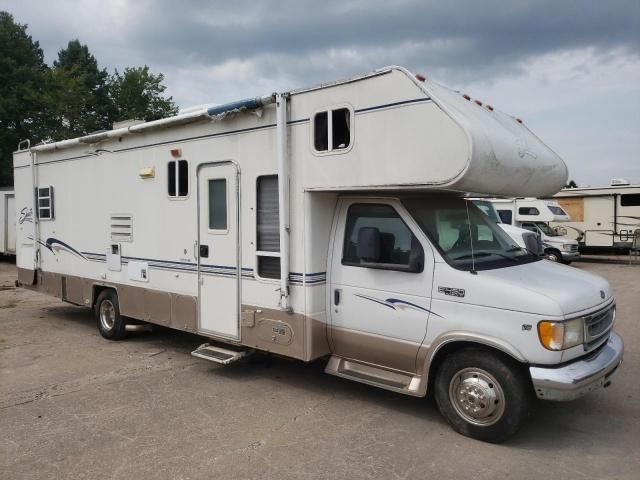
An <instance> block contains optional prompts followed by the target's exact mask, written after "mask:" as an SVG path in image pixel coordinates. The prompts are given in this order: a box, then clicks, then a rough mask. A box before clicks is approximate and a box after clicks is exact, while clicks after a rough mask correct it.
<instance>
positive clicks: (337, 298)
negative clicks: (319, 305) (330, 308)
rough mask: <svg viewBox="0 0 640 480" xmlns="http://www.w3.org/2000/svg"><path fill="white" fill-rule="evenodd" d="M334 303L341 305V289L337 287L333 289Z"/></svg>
mask: <svg viewBox="0 0 640 480" xmlns="http://www.w3.org/2000/svg"><path fill="white" fill-rule="evenodd" d="M333 304H334V305H340V290H339V289H337V288H336V289H335V290H334V291H333Z"/></svg>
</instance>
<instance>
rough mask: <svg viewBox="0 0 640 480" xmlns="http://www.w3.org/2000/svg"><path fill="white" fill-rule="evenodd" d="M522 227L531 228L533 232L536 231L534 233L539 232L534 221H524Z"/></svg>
mask: <svg viewBox="0 0 640 480" xmlns="http://www.w3.org/2000/svg"><path fill="white" fill-rule="evenodd" d="M522 228H524V229H525V230H529V231H531V232H534V233H538V228H537V227H536V226H535V224H534V223H529V222H524V223H523V224H522Z"/></svg>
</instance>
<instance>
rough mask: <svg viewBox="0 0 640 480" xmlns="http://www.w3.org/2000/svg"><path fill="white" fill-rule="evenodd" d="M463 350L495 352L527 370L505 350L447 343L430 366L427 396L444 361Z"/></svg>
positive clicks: (486, 346) (462, 343)
mask: <svg viewBox="0 0 640 480" xmlns="http://www.w3.org/2000/svg"><path fill="white" fill-rule="evenodd" d="M461 350H477V351H478V352H482V351H490V352H495V353H497V354H499V355H501V356H502V357H504V358H508V359H510V360H511V361H513V362H515V363H517V364H518V365H520V366H521V367H522V369H523V370H524V368H525V364H523V363H522V362H521V361H520V360H518V359H517V358H515V357H513V356H512V355H509V354H508V353H506V352H505V351H504V350H500V349H499V348H495V347H492V346H490V345H485V344H482V343H476V342H466V341H456V342H450V343H446V344H445V345H443V346H442V347H440V348H439V349H438V350H437V351H436V354H435V356H434V357H433V360H431V363H430V364H429V381H428V383H427V394H428V393H429V391H431V390H432V388H433V383H434V382H435V379H436V374H437V373H438V369H439V368H440V365H441V364H442V361H443V360H444V359H445V358H446V357H447V356H449V355H451V354H453V353H456V352H459V351H461Z"/></svg>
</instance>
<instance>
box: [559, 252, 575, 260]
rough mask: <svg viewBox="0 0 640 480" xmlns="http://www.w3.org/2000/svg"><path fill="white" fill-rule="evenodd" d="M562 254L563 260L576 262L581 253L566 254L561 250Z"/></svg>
mask: <svg viewBox="0 0 640 480" xmlns="http://www.w3.org/2000/svg"><path fill="white" fill-rule="evenodd" d="M560 254H561V255H562V259H563V260H575V259H576V258H580V252H565V251H562V250H560Z"/></svg>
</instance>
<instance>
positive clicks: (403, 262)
mask: <svg viewBox="0 0 640 480" xmlns="http://www.w3.org/2000/svg"><path fill="white" fill-rule="evenodd" d="M342 264H343V265H350V266H355V267H367V268H381V269H386V270H399V271H403V272H416V273H417V272H421V271H422V270H423V267H424V250H423V249H422V245H420V242H419V241H418V239H417V238H416V237H415V236H414V235H413V233H412V232H411V230H410V229H409V227H407V225H406V224H405V223H404V221H403V220H402V218H401V217H400V215H398V212H396V211H395V209H394V208H393V207H391V206H389V205H377V204H354V205H351V206H350V207H349V211H348V213H347V223H346V227H345V235H344V245H343V251H342Z"/></svg>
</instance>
